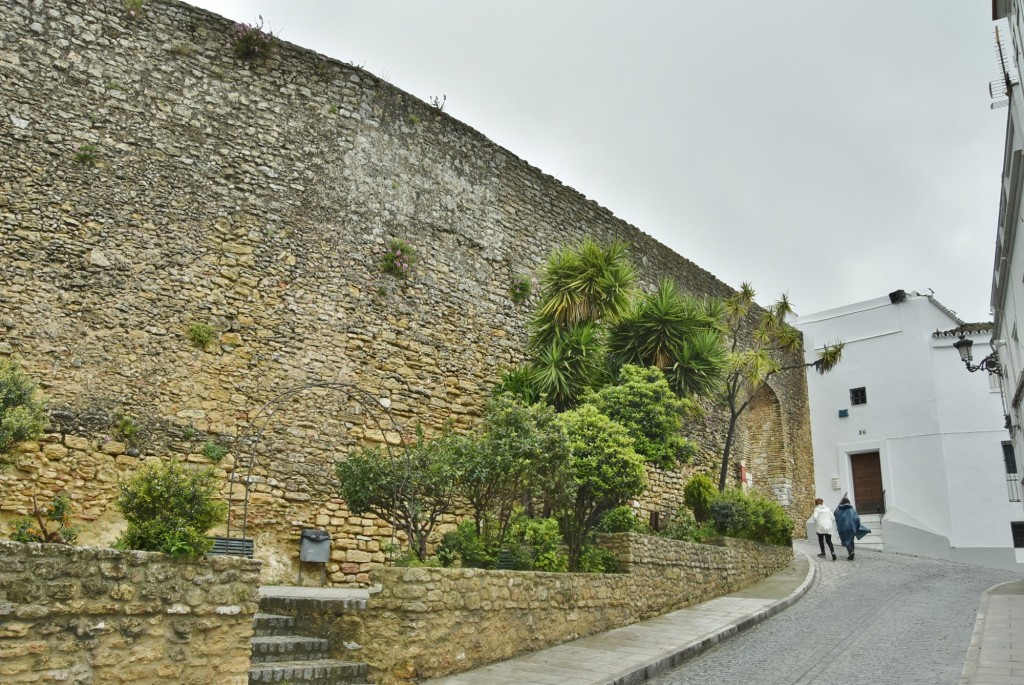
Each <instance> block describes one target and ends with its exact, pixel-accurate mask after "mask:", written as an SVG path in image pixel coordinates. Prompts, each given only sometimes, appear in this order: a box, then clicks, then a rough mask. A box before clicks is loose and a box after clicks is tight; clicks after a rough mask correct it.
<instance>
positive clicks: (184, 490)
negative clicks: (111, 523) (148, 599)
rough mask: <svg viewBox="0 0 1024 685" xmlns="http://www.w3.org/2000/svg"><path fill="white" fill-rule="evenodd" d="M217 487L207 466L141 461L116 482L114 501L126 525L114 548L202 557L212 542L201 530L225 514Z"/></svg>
mask: <svg viewBox="0 0 1024 685" xmlns="http://www.w3.org/2000/svg"><path fill="white" fill-rule="evenodd" d="M219 490H220V487H219V483H218V482H217V479H216V477H215V475H214V472H213V470H212V469H189V468H186V467H185V466H183V465H182V464H180V463H179V462H177V461H168V462H160V463H152V464H147V465H146V466H144V467H143V468H142V469H141V470H140V471H139V472H138V473H137V474H136V475H135V476H134V477H133V478H132V479H131V480H130V481H129V482H128V483H126V484H123V485H121V486H120V494H119V496H118V498H117V501H116V502H115V505H116V506H117V508H118V510H120V511H121V513H122V514H123V515H124V517H125V520H126V521H127V522H128V527H127V529H126V530H125V531H124V533H123V534H122V535H121V537H120V538H118V540H117V542H116V543H115V545H114V546H115V547H117V548H119V549H140V550H148V551H152V552H164V553H166V554H171V555H174V556H184V557H198V556H202V555H203V554H205V553H207V552H208V551H210V548H211V547H212V546H213V541H212V540H210V539H209V538H208V537H206V533H207V531H209V530H210V529H211V528H213V527H214V526H215V525H217V523H219V522H221V521H222V520H223V519H224V516H225V515H226V514H227V505H226V504H225V503H224V502H223V501H222V500H221V499H220V497H219Z"/></svg>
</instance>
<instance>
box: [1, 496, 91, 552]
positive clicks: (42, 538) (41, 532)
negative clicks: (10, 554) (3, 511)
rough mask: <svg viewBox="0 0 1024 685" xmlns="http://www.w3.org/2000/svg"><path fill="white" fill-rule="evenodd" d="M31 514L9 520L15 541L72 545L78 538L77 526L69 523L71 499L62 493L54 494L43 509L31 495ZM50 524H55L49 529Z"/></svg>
mask: <svg viewBox="0 0 1024 685" xmlns="http://www.w3.org/2000/svg"><path fill="white" fill-rule="evenodd" d="M32 508H33V510H34V511H33V514H32V516H23V517H21V518H18V519H15V520H14V521H12V522H11V525H12V526H13V527H14V531H13V532H12V533H11V539H12V540H14V541H15V542H52V543H57V544H63V545H73V544H75V540H77V539H78V528H77V527H75V526H72V525H70V523H71V500H70V499H69V498H68V496H67V495H65V494H64V493H60V494H58V495H56V496H55V497H54V498H53V500H52V501H51V502H50V504H49V505H48V506H47V507H46V508H45V509H43V510H40V509H39V505H38V504H37V503H36V498H35V496H34V495H33V497H32ZM50 524H56V528H53V529H51V526H50Z"/></svg>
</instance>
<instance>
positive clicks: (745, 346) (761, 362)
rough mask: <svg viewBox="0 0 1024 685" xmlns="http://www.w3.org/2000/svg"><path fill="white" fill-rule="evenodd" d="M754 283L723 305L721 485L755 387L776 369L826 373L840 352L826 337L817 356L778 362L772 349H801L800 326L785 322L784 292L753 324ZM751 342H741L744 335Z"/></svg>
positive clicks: (720, 486)
mask: <svg viewBox="0 0 1024 685" xmlns="http://www.w3.org/2000/svg"><path fill="white" fill-rule="evenodd" d="M754 295H755V293H754V289H753V287H751V285H750V284H749V283H744V284H743V285H742V286H740V289H739V291H737V292H736V293H735V294H734V295H733V296H732V297H729V298H727V299H726V300H725V301H724V303H723V305H724V313H725V316H724V325H725V327H726V332H727V334H728V336H729V339H730V341H731V343H730V348H729V352H728V354H727V357H726V371H725V382H724V384H723V386H722V389H721V391H720V393H719V399H720V401H721V402H722V403H723V404H725V405H726V406H727V407H728V408H729V427H728V429H727V432H726V436H725V443H724V445H723V447H722V468H721V472H720V473H719V478H718V489H719V491H724V490H725V487H726V483H727V481H728V475H729V457H730V453H731V451H732V446H733V442H734V441H735V439H736V428H737V426H738V422H739V418H740V416H741V415H742V414H743V412H744V411H745V410H746V409H747V407H749V406H750V401H751V400H752V399H754V396H755V395H756V394H757V391H758V390H760V389H761V388H762V387H763V386H764V385H766V384H767V383H768V381H769V380H770V379H771V378H772V377H773V376H775V375H776V374H778V373H782V372H786V371H794V370H799V371H801V372H803V370H804V369H806V368H813V369H814V370H815V371H817V372H818V373H820V374H826V373H828V372H829V371H831V370H832V369H834V368H835V367H836V365H837V364H839V362H840V361H841V360H842V357H843V346H844V344H843V343H842V342H836V343H831V344H828V345H825V347H824V348H823V349H822V350H821V351H820V352H819V353H818V358H817V359H815V360H814V361H813V362H808V363H805V364H792V365H789V366H782V365H781V364H780V363H779V362H778V361H777V355H778V354H780V353H786V352H795V351H797V350H799V349H800V346H801V342H802V338H801V336H800V332H799V331H797V330H796V329H795V328H793V327H792V326H789V325H788V324H786V317H787V316H789V315H791V314H793V308H792V306H791V305H790V302H789V298H788V297H786V296H785V295H783V296H782V297H781V298H779V300H778V301H777V302H775V304H773V305H772V306H771V307H769V308H768V309H767V310H765V311H764V313H763V314H762V315H761V316H760V317H758V319H757V323H756V325H755V324H754V323H753V322H752V321H750V320H749V319H750V317H748V314H749V312H750V308H751V307H752V306H753V305H754ZM748 339H749V340H750V341H751V342H750V343H744V340H748Z"/></svg>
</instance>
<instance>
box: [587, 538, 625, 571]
mask: <svg viewBox="0 0 1024 685" xmlns="http://www.w3.org/2000/svg"><path fill="white" fill-rule="evenodd" d="M579 570H580V571H581V572H582V573H617V572H618V570H619V560H618V559H617V558H616V556H615V553H614V552H612V551H611V550H607V549H602V548H600V547H595V546H594V545H586V546H585V547H584V548H583V552H582V554H580V568H579Z"/></svg>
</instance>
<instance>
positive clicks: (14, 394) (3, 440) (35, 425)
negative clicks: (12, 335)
mask: <svg viewBox="0 0 1024 685" xmlns="http://www.w3.org/2000/svg"><path fill="white" fill-rule="evenodd" d="M47 423H48V419H47V416H46V409H45V407H44V405H43V403H42V402H40V401H39V400H37V399H36V384H35V383H33V382H32V380H31V379H30V378H29V377H28V376H27V375H26V374H25V372H24V371H22V370H21V366H19V365H18V363H17V362H15V361H14V360H13V359H0V470H3V469H5V468H6V467H8V466H10V465H11V464H12V463H13V461H12V460H13V452H14V447H15V445H17V444H18V443H19V442H23V441H25V440H34V439H35V438H37V437H39V435H40V434H41V433H42V432H43V430H44V429H45V428H46V426H47Z"/></svg>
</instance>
